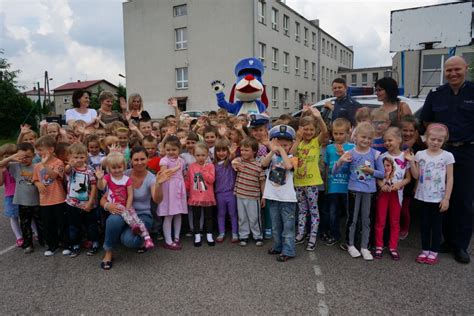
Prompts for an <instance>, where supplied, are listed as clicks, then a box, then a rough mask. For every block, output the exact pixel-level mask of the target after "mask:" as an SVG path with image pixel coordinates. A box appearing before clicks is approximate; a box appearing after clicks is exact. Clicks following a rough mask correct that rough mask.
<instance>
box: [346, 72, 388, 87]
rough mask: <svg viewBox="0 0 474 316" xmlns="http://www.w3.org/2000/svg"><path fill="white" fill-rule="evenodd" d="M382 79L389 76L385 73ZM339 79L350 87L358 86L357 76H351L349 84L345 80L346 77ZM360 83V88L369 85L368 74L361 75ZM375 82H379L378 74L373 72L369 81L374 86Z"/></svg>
mask: <svg viewBox="0 0 474 316" xmlns="http://www.w3.org/2000/svg"><path fill="white" fill-rule="evenodd" d="M384 77H389V74H388V73H387V75H384ZM341 78H342V79H344V80H346V82H347V84H348V85H351V86H357V85H358V81H357V74H351V81H350V82H349V81H348V80H347V75H341ZM361 79H362V80H361V83H360V85H362V86H364V87H365V86H368V84H369V81H368V79H369V74H367V73H362V74H361ZM377 80H379V73H378V72H373V73H372V81H371V84H374V83H375V82H376V81H377Z"/></svg>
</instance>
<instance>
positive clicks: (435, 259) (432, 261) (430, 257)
mask: <svg viewBox="0 0 474 316" xmlns="http://www.w3.org/2000/svg"><path fill="white" fill-rule="evenodd" d="M438 262H439V259H438V255H437V254H436V255H434V254H432V253H430V254H429V255H428V257H426V260H425V263H426V264H429V265H435V264H437V263H438Z"/></svg>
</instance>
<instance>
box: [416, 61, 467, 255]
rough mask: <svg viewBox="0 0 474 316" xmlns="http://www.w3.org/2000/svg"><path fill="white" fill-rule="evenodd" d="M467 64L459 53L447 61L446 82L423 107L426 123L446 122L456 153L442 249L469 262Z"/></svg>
mask: <svg viewBox="0 0 474 316" xmlns="http://www.w3.org/2000/svg"><path fill="white" fill-rule="evenodd" d="M467 71H468V65H467V63H466V61H465V60H464V59H463V58H462V57H459V56H453V57H451V58H449V59H448V60H447V61H446V63H445V64H444V75H445V78H446V80H447V82H448V83H447V84H445V85H442V86H440V87H438V88H435V89H433V90H432V91H430V93H429V94H428V96H427V97H426V101H425V104H424V106H423V109H422V111H421V120H422V121H423V122H424V123H425V125H426V124H427V123H430V122H436V123H443V124H445V125H446V126H447V127H448V129H449V139H448V142H447V143H446V147H445V149H446V150H447V151H449V152H451V153H452V154H453V155H454V159H455V163H454V187H453V192H452V195H451V199H450V207H449V210H448V212H447V213H446V215H444V216H445V218H444V222H443V234H444V243H443V245H442V246H443V247H442V248H443V249H442V250H445V251H447V250H448V249H452V250H453V251H454V258H455V259H456V261H458V262H460V263H469V261H470V257H469V253H468V248H469V242H470V240H471V236H472V221H473V219H472V205H473V204H472V203H473V196H474V83H472V82H469V81H466V80H465V78H466V74H467Z"/></svg>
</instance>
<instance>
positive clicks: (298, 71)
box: [295, 56, 300, 76]
mask: <svg viewBox="0 0 474 316" xmlns="http://www.w3.org/2000/svg"><path fill="white" fill-rule="evenodd" d="M295 75H297V76H299V75H300V58H299V57H298V56H295Z"/></svg>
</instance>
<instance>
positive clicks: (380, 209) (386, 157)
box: [374, 127, 411, 261]
mask: <svg viewBox="0 0 474 316" xmlns="http://www.w3.org/2000/svg"><path fill="white" fill-rule="evenodd" d="M383 138H384V141H385V148H387V152H385V153H383V154H382V155H381V156H380V158H381V159H382V162H383V165H384V171H385V177H384V179H382V180H377V184H378V186H379V188H380V192H379V194H378V196H377V202H376V203H377V209H376V215H375V230H374V231H375V252H374V257H375V258H376V259H381V258H382V252H383V232H384V228H385V221H386V219H387V215H388V218H389V222H390V241H389V245H388V248H389V251H390V255H391V257H392V259H393V260H395V261H398V260H400V254H399V253H398V250H397V248H398V238H399V233H400V208H401V205H402V199H403V187H404V186H405V185H407V184H408V183H410V181H411V176H410V172H407V169H408V168H409V167H410V166H409V165H408V162H407V161H406V160H405V154H404V153H403V152H402V151H401V150H400V147H401V144H402V135H401V133H400V129H398V127H389V128H388V129H387V131H386V132H385V134H384V136H383Z"/></svg>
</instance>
